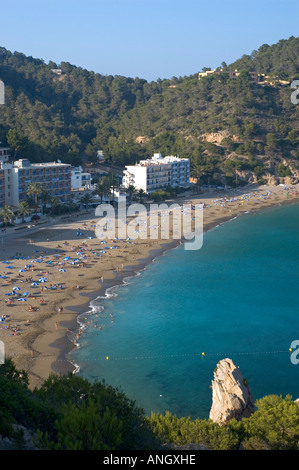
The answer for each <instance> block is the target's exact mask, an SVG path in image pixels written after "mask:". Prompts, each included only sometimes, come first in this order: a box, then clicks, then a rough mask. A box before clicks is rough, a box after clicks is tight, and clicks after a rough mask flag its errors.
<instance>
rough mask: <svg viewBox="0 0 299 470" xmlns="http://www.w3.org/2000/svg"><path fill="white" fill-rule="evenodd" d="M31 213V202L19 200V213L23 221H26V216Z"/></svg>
mask: <svg viewBox="0 0 299 470" xmlns="http://www.w3.org/2000/svg"><path fill="white" fill-rule="evenodd" d="M29 213H30V208H29V204H28V202H27V201H21V202H19V206H18V214H19V216H20V217H21V218H22V222H24V218H25V217H26V215H28V214H29Z"/></svg>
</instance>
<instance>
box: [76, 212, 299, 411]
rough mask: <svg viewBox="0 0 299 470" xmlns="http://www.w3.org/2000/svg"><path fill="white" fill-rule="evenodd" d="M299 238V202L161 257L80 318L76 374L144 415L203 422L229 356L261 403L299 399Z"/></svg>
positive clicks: (245, 217) (246, 219)
mask: <svg viewBox="0 0 299 470" xmlns="http://www.w3.org/2000/svg"><path fill="white" fill-rule="evenodd" d="M298 233H299V204H292V205H287V206H283V207H276V208H271V209H264V210H262V211H258V212H256V213H249V214H245V215H243V216H240V217H238V218H236V219H234V220H231V221H230V222H227V223H224V224H222V225H219V226H217V227H215V228H214V229H212V230H210V231H209V232H207V233H205V234H204V240H203V246H202V248H201V249H200V250H198V251H187V250H184V247H183V245H182V246H180V247H179V248H176V249H173V250H170V251H168V252H166V253H165V254H164V255H163V256H161V257H159V258H157V259H155V260H154V262H152V263H151V264H150V265H148V266H147V268H146V269H144V270H142V271H141V272H139V273H138V275H136V276H134V277H131V278H129V279H127V283H126V284H125V285H122V286H120V287H117V288H115V289H114V290H113V291H112V292H110V295H109V298H106V299H103V298H101V299H100V298H98V299H96V300H95V301H94V302H92V313H89V314H88V315H83V317H82V319H84V318H85V319H87V321H89V322H91V323H89V326H88V328H87V329H86V332H85V333H84V335H83V336H82V338H81V347H80V348H78V349H76V350H75V351H74V352H73V353H72V356H71V358H72V360H73V361H74V362H75V363H76V364H78V365H79V367H80V370H79V374H80V375H81V376H83V377H86V378H88V379H90V380H94V379H96V380H101V379H105V381H106V383H108V384H111V385H113V386H118V387H120V388H121V389H122V390H123V391H124V392H125V393H126V394H127V396H128V397H129V398H132V399H134V400H136V402H137V404H138V405H140V406H142V407H143V408H144V410H145V412H146V413H147V414H150V412H151V411H154V412H162V413H164V412H165V411H166V410H169V411H170V412H172V413H173V414H176V415H177V416H191V417H192V418H196V417H198V418H201V419H205V418H208V415H209V410H210V407H211V403H212V390H211V382H212V379H213V371H214V368H215V366H216V364H217V362H218V361H219V360H221V359H223V358H225V357H230V358H231V359H232V360H233V361H234V362H235V364H236V365H237V366H239V367H240V370H241V372H242V373H243V375H244V376H245V377H246V378H247V379H248V382H249V386H250V388H251V390H252V393H253V395H254V398H255V399H258V398H261V397H262V396H264V395H268V394H278V395H282V396H285V395H286V394H290V395H292V396H293V398H294V399H295V398H298V396H299V364H298V365H294V364H293V363H292V362H291V360H290V352H289V348H290V345H291V342H292V341H293V340H298V339H299V308H298V289H299V268H298V266H299V263H298V262H299V236H298ZM112 316H113V322H112ZM95 325H97V326H96V327H95ZM99 325H101V326H102V330H99V328H98V326H99ZM203 352H204V353H205V355H204V356H203V355H202V353H203Z"/></svg>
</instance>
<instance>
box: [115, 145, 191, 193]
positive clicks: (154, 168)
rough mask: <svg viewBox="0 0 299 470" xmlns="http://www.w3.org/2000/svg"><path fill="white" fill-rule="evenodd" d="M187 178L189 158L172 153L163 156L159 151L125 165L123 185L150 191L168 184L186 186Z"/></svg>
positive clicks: (188, 174) (188, 176) (188, 175)
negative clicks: (136, 162) (147, 157)
mask: <svg viewBox="0 0 299 470" xmlns="http://www.w3.org/2000/svg"><path fill="white" fill-rule="evenodd" d="M189 180H190V160H189V158H179V157H177V156H173V155H171V156H166V157H163V156H162V154H161V153H155V154H154V156H153V157H152V158H150V159H147V160H141V161H140V162H139V163H138V164H136V165H127V166H126V169H125V170H124V176H123V186H124V187H128V186H130V185H133V186H135V188H136V189H143V190H144V191H145V192H146V193H152V192H153V191H156V190H157V189H165V188H166V187H168V186H171V187H175V186H187V185H188V184H189Z"/></svg>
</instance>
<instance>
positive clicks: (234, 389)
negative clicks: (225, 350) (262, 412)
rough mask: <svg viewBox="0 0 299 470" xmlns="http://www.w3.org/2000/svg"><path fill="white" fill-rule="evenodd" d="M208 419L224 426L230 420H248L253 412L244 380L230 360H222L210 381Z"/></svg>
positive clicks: (249, 392) (251, 399)
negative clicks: (210, 405)
mask: <svg viewBox="0 0 299 470" xmlns="http://www.w3.org/2000/svg"><path fill="white" fill-rule="evenodd" d="M212 400H213V401H212V407H211V410H210V416H209V417H210V419H211V420H212V421H214V422H215V423H218V424H226V423H227V422H228V421H229V420H230V419H232V418H235V419H237V420H241V419H242V418H248V417H249V416H250V415H251V413H252V412H253V411H254V400H253V395H252V393H251V390H250V388H249V386H248V384H247V381H246V379H245V378H244V377H243V375H242V374H241V372H240V369H239V368H238V367H236V366H235V364H234V363H233V361H232V360H231V359H222V360H221V361H220V362H219V363H218V364H217V367H216V369H215V371H214V380H213V381H212Z"/></svg>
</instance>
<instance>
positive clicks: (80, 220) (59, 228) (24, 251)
mask: <svg viewBox="0 0 299 470" xmlns="http://www.w3.org/2000/svg"><path fill="white" fill-rule="evenodd" d="M298 201H299V185H295V186H290V185H287V186H285V187H284V186H281V185H280V186H275V187H270V186H250V187H243V188H238V189H237V190H232V191H227V192H225V193H224V192H222V193H220V192H219V193H216V192H208V193H204V194H200V195H194V196H192V195H190V196H189V198H188V197H184V198H179V199H177V200H176V201H172V202H169V203H168V204H169V205H170V204H172V203H174V202H175V203H177V204H180V205H183V204H187V203H190V204H192V205H195V204H200V203H202V204H204V208H203V224H204V231H206V230H209V229H210V228H211V227H213V226H215V225H218V224H220V223H223V222H225V221H228V220H230V219H232V218H234V217H236V216H238V215H240V214H242V213H245V212H248V211H250V212H254V211H259V210H261V209H263V208H266V207H270V206H274V205H282V204H287V203H292V202H298ZM40 222H41V223H40V225H36V226H32V225H30V226H26V225H24V226H17V227H9V228H7V229H6V231H5V232H2V233H1V241H0V253H1V256H0V263H1V264H0V276H1V278H0V281H1V282H0V302H1V313H0V319H1V322H0V341H2V342H3V343H4V347H5V355H6V357H12V358H13V360H14V363H15V364H16V366H17V368H19V369H25V370H26V371H27V372H28V374H29V383H30V387H31V388H34V387H38V386H40V385H41V384H42V382H43V381H44V380H45V379H46V378H47V377H48V376H49V374H50V373H51V372H56V373H66V372H68V371H74V366H73V365H72V364H71V363H70V362H69V361H68V360H67V354H68V352H69V351H70V350H72V349H73V348H74V347H76V342H77V343H78V344H79V343H80V335H81V334H84V332H82V331H80V325H79V323H78V321H77V318H78V315H79V314H80V313H83V312H87V311H89V310H90V307H89V305H90V301H91V300H92V299H94V298H96V297H98V296H99V295H105V292H106V290H107V288H109V287H111V286H113V285H116V284H119V283H121V282H122V280H123V279H124V278H125V277H128V276H130V275H134V273H135V272H137V271H138V270H140V269H141V268H142V267H144V266H146V264H148V263H149V262H151V260H152V259H153V258H155V257H157V256H159V255H160V254H162V253H163V252H164V251H165V250H167V249H170V248H172V247H174V246H177V245H178V243H180V241H179V240H177V239H175V240H174V239H173V238H172V236H171V234H170V237H169V239H168V240H165V239H163V237H162V236H161V233H160V235H159V236H157V238H156V239H146V240H144V239H143V240H142V239H138V238H137V239H134V240H133V239H130V238H127V239H111V238H110V239H108V240H105V239H104V237H99V236H98V235H99V234H98V233H96V223H97V219H96V218H95V212H94V210H93V211H90V212H85V213H83V212H82V213H81V214H79V215H76V216H64V217H59V218H55V219H44V220H42V219H41V220H40ZM42 222H43V223H42ZM98 327H99V328H100V326H98Z"/></svg>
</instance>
